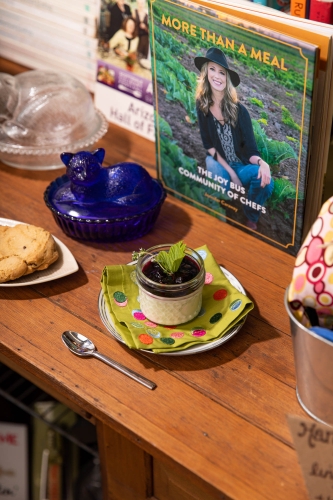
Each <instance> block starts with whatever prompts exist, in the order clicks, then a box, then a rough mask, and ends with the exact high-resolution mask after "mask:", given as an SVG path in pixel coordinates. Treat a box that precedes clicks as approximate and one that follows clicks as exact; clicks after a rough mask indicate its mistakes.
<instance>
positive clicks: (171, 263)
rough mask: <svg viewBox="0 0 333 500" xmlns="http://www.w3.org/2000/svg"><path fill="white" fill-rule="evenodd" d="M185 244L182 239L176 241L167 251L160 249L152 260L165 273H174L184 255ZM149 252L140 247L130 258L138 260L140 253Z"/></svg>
mask: <svg viewBox="0 0 333 500" xmlns="http://www.w3.org/2000/svg"><path fill="white" fill-rule="evenodd" d="M185 249H186V245H185V243H184V242H183V241H178V243H175V244H174V245H171V247H170V248H169V251H168V252H166V251H165V250H161V251H160V252H159V253H158V254H157V255H156V256H155V257H154V258H153V260H154V261H155V262H157V263H158V264H159V265H160V266H161V268H162V269H163V271H164V272H165V273H167V274H174V273H176V272H177V271H178V269H179V267H180V264H181V263H182V260H183V258H184V257H185ZM148 253H149V252H147V251H146V250H144V248H140V250H139V251H138V252H136V251H135V252H133V253H132V258H133V260H134V261H136V260H138V259H139V257H141V256H142V255H146V254H148Z"/></svg>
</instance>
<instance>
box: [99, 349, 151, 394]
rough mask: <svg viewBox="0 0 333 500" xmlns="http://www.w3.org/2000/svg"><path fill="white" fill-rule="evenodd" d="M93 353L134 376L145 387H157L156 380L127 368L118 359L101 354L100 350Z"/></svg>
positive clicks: (117, 368) (129, 375)
mask: <svg viewBox="0 0 333 500" xmlns="http://www.w3.org/2000/svg"><path fill="white" fill-rule="evenodd" d="M92 355H93V356H95V358H98V359H100V360H101V361H104V363H106V364H107V365H110V366H112V367H113V368H115V369H116V370H119V371H120V372H122V373H124V374H125V375H127V376H128V377H130V378H132V379H133V380H136V381H137V382H139V383H140V384H142V385H144V386H145V387H148V389H155V387H156V384H155V382H152V381H151V380H148V379H147V378H145V377H142V376H141V375H139V374H138V373H136V372H134V371H133V370H131V369H130V368H126V366H124V365H121V364H120V363H118V362H117V361H114V360H113V359H111V358H108V357H107V356H104V354H100V353H99V352H96V351H95V352H94V353H92Z"/></svg>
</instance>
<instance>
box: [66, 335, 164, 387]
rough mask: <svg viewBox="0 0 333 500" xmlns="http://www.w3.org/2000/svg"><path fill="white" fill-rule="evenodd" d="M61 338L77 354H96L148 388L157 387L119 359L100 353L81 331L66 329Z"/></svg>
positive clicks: (95, 355) (96, 356)
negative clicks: (119, 361) (122, 363)
mask: <svg viewBox="0 0 333 500" xmlns="http://www.w3.org/2000/svg"><path fill="white" fill-rule="evenodd" d="M61 338H62V341H63V343H64V344H65V346H66V347H68V349H69V350H70V351H71V352H72V353H74V354H76V355H77V356H84V357H87V356H94V357H95V358H97V359H99V360H101V361H103V362H104V363H106V364H107V365H109V366H112V367H113V368H115V369H116V370H118V371H120V372H121V373H124V374H125V375H127V376H128V377H130V378H132V379H133V380H135V381H136V382H139V383H140V384H142V385H144V386H145V387H147V388H148V389H155V387H156V384H155V382H152V381H151V380H148V379H147V378H145V377H143V376H142V375H140V374H139V373H136V372H134V371H133V370H131V369H130V368H127V367H126V366H123V365H121V364H120V363H118V361H115V360H113V359H111V358H109V357H107V356H104V354H100V353H99V352H98V351H97V349H96V347H95V345H94V343H93V342H92V341H91V340H90V339H88V338H87V337H85V336H84V335H82V334H81V333H78V332H74V331H73V330H66V331H65V332H63V334H62V336H61Z"/></svg>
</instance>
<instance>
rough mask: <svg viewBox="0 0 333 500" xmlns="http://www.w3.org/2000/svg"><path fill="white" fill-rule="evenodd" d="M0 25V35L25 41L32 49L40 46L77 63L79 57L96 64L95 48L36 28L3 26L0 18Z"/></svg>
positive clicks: (46, 50) (78, 62)
mask: <svg viewBox="0 0 333 500" xmlns="http://www.w3.org/2000/svg"><path fill="white" fill-rule="evenodd" d="M0 26H1V32H0V37H6V38H8V39H10V40H13V41H14V42H15V41H17V42H21V43H25V44H26V45H28V46H31V47H32V48H33V49H34V48H35V47H42V48H43V51H45V52H50V53H53V54H55V55H59V56H61V57H63V55H65V56H66V57H65V58H66V59H71V60H73V62H74V63H77V64H80V60H81V59H83V60H84V61H87V60H91V61H92V63H93V65H94V67H95V66H96V60H97V48H87V47H84V46H82V45H79V44H76V43H72V42H70V41H67V40H66V39H65V38H59V37H55V36H50V35H48V34H47V33H44V32H40V31H38V30H37V31H33V30H31V29H29V28H28V29H27V30H25V29H24V30H22V31H19V32H18V31H17V29H15V28H13V27H10V26H8V25H5V26H4V25H3V23H2V20H0Z"/></svg>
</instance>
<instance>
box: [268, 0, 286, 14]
mask: <svg viewBox="0 0 333 500" xmlns="http://www.w3.org/2000/svg"><path fill="white" fill-rule="evenodd" d="M267 5H268V7H271V8H272V9H275V10H282V11H283V12H289V10H290V0H268V1H267Z"/></svg>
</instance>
